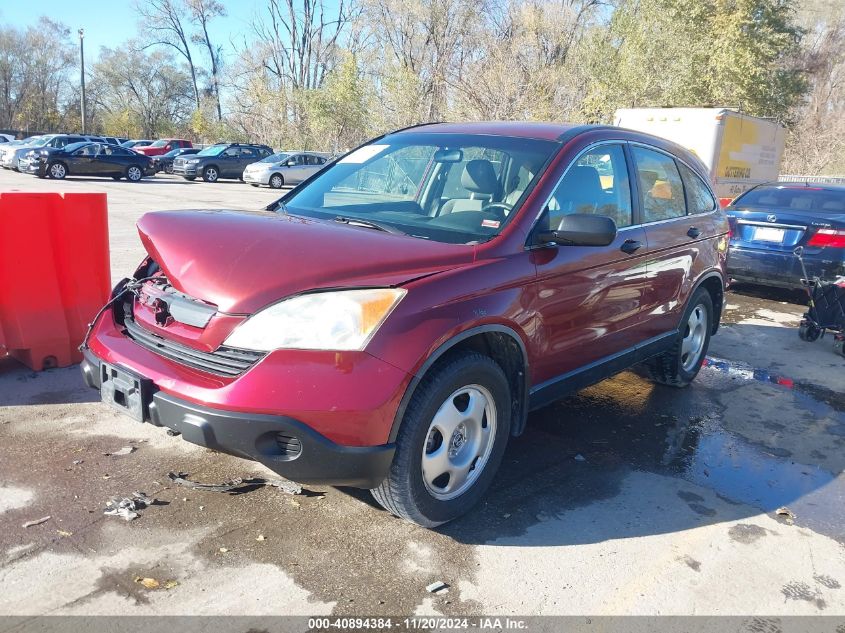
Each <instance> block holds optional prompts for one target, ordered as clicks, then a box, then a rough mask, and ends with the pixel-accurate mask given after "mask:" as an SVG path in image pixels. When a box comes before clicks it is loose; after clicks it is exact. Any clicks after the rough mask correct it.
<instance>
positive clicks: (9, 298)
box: [0, 193, 111, 371]
mask: <svg viewBox="0 0 845 633" xmlns="http://www.w3.org/2000/svg"><path fill="white" fill-rule="evenodd" d="M110 287H111V271H110V269H109V232H108V211H107V207H106V194H104V193H66V194H61V193H0V348H2V347H5V348H6V349H7V351H8V353H9V354H10V355H11V356H13V357H14V358H16V359H18V360H19V361H21V362H22V363H24V364H26V365H27V366H29V367H30V368H32V369H34V370H36V371H39V370H41V369H46V368H48V367H64V366H67V365H71V364H73V363H78V362H79V361H80V360H82V355H81V353H80V352H79V350H78V349H77V348H78V347H79V345H80V343H82V338H83V337H84V336H85V330H86V329H87V326H88V323H89V322H90V321H91V319H92V318H93V317H94V315H95V314H96V313H97V310H99V309H100V307H101V306H102V305H103V304H104V303H105V302H106V301H108V298H109V293H110Z"/></svg>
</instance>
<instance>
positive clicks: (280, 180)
mask: <svg viewBox="0 0 845 633" xmlns="http://www.w3.org/2000/svg"><path fill="white" fill-rule="evenodd" d="M284 185H285V179H284V177H283V176H282V175H281V174H273V175H272V176H270V188H271V189H281V188H282V187H283V186H284Z"/></svg>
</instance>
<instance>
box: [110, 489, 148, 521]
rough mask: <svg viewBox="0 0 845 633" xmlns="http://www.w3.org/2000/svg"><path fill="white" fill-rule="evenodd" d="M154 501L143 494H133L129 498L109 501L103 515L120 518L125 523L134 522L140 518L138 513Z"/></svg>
mask: <svg viewBox="0 0 845 633" xmlns="http://www.w3.org/2000/svg"><path fill="white" fill-rule="evenodd" d="M154 501H155V499H150V498H149V497H148V496H147V495H145V494H144V493H143V492H133V493H132V496H131V497H123V498H122V499H120V498H117V497H115V498H114V499H109V500H108V501H107V502H106V506H107V507H106V511H105V512H103V514H105V515H106V516H115V517H120V518H122V519H123V520H125V521H134V520H135V519H137V518H138V517H139V516H141V515H140V514H138V511H139V510H143V509H144V508H146V507H148V506H151V505H152V504H153V502H154Z"/></svg>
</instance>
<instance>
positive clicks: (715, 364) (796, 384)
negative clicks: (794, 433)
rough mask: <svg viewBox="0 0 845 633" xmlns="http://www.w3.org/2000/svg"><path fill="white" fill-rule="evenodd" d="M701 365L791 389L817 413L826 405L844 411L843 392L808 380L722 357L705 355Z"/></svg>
mask: <svg viewBox="0 0 845 633" xmlns="http://www.w3.org/2000/svg"><path fill="white" fill-rule="evenodd" d="M703 367H705V368H710V369H713V370H716V371H718V372H720V373H722V374H724V375H726V376H729V377H731V378H735V379H740V380H756V381H757V382H765V383H770V384H773V385H778V386H779V387H784V388H785V389H792V390H793V391H794V392H795V394H796V401H797V402H798V404H800V405H801V406H803V407H805V408H807V409H808V410H810V411H812V412H813V413H815V414H817V415H820V414H822V413H824V412H825V411H824V410H825V409H826V407H830V408H831V409H833V410H834V411H836V412H838V413H845V392H841V393H840V392H836V391H833V390H832V389H828V388H826V387H820V386H819V385H815V384H812V383H809V382H805V381H801V380H794V379H792V378H789V377H786V376H782V375H780V374H778V373H775V372H771V371H768V370H766V369H759V368H755V367H752V366H751V365H748V364H746V363H742V362H739V361H730V360H725V359H722V358H714V357H707V358H705V359H704V365H703ZM825 405H826V406H825Z"/></svg>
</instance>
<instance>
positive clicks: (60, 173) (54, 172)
mask: <svg viewBox="0 0 845 633" xmlns="http://www.w3.org/2000/svg"><path fill="white" fill-rule="evenodd" d="M65 176H67V169H65V166H64V165H62V164H61V163H53V164H52V165H51V166H50V177H51V178H56V179H57V180H61V179H62V178H64V177H65Z"/></svg>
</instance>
